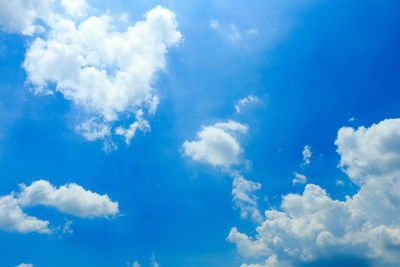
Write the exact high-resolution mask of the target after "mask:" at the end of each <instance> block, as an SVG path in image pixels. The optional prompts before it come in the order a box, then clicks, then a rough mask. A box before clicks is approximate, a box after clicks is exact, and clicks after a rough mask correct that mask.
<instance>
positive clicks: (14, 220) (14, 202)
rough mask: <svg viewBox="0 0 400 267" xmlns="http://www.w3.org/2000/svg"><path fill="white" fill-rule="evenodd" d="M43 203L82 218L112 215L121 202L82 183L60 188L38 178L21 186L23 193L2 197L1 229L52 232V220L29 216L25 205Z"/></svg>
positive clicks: (116, 212)
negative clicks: (50, 221)
mask: <svg viewBox="0 0 400 267" xmlns="http://www.w3.org/2000/svg"><path fill="white" fill-rule="evenodd" d="M37 205H43V206H47V207H53V208H56V209H58V210H59V211H61V212H63V213H67V214H71V215H75V216H78V217H82V218H94V217H105V218H108V217H113V216H115V215H117V214H118V213H119V209H118V202H113V201H111V200H110V198H109V197H108V196H107V195H99V194H97V193H94V192H91V191H90V190H85V189H83V188H82V187H81V186H80V185H77V184H74V183H70V184H66V185H63V186H60V187H59V188H56V187H54V186H53V185H51V184H50V183H49V182H48V181H45V180H38V181H34V182H32V184H31V185H29V186H26V185H24V184H21V185H20V192H19V193H14V192H12V193H11V194H9V195H6V196H0V229H2V230H6V231H16V232H21V233H29V232H38V233H41V234H50V233H52V232H53V230H52V229H50V228H49V222H48V221H43V220H40V219H38V218H36V217H32V216H28V215H27V214H25V213H24V212H23V210H22V209H23V208H24V207H31V206H37Z"/></svg>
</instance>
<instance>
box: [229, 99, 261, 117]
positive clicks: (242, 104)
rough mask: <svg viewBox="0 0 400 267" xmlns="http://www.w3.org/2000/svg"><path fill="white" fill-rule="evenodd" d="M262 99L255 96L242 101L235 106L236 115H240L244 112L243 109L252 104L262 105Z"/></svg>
mask: <svg viewBox="0 0 400 267" xmlns="http://www.w3.org/2000/svg"><path fill="white" fill-rule="evenodd" d="M260 102H261V101H260V99H259V98H258V97H256V96H253V95H249V96H247V97H245V98H243V99H240V100H239V101H238V102H237V104H236V105H235V110H236V113H240V112H242V110H243V108H245V107H247V106H249V105H251V104H257V103H260Z"/></svg>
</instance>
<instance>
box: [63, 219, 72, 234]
mask: <svg viewBox="0 0 400 267" xmlns="http://www.w3.org/2000/svg"><path fill="white" fill-rule="evenodd" d="M73 222H74V221H72V220H71V221H70V220H65V224H64V227H63V229H62V233H63V234H64V235H65V234H72V233H73V232H74V230H72V229H71V225H72V224H73Z"/></svg>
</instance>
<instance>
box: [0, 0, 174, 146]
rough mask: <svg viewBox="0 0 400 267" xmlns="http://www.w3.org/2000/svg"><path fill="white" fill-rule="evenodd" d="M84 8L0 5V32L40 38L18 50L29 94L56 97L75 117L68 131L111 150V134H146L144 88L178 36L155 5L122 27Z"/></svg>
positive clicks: (80, 0)
mask: <svg viewBox="0 0 400 267" xmlns="http://www.w3.org/2000/svg"><path fill="white" fill-rule="evenodd" d="M90 10H91V9H90V7H89V6H88V4H87V3H86V2H85V1H84V0H56V1H52V0H45V1H27V0H16V1H1V3H0V26H2V29H3V30H6V31H13V32H19V33H22V34H25V35H34V34H35V33H37V32H38V31H40V32H41V33H42V34H41V35H40V37H35V39H34V41H33V42H32V43H31V44H30V46H29V48H28V49H27V52H26V56H25V60H24V63H23V67H24V69H25V71H26V73H27V82H28V83H30V84H31V85H32V86H33V90H34V92H35V93H45V94H52V93H54V92H58V93H61V94H62V95H63V96H64V98H65V99H67V100H69V101H71V102H72V103H73V104H74V108H75V109H76V111H77V112H76V114H77V116H76V117H77V118H78V119H77V120H78V122H77V125H76V127H75V129H76V131H77V132H79V133H80V134H82V135H83V136H84V137H85V138H86V139H87V140H89V141H94V140H97V139H102V140H104V141H105V144H106V145H107V146H106V147H108V148H113V147H115V145H112V143H113V142H112V141H111V140H112V138H111V136H112V134H114V133H116V134H118V135H121V136H122V137H124V138H125V141H126V143H129V141H130V139H131V138H132V137H134V135H135V132H136V130H141V131H146V130H149V129H150V126H149V124H148V122H147V121H146V119H145V115H148V116H151V115H153V114H154V113H155V111H156V109H157V105H158V102H159V100H158V97H157V94H156V92H155V89H154V88H153V86H152V85H153V84H154V81H155V80H156V74H157V73H158V72H159V71H162V70H165V68H166V65H167V61H166V54H167V52H168V49H169V48H170V47H171V46H174V45H176V44H177V43H179V41H180V40H181V39H182V35H181V33H180V32H179V31H178V30H177V22H176V19H175V14H174V13H173V12H172V11H170V10H168V9H166V8H163V7H161V6H157V7H156V8H154V9H152V10H150V11H148V12H147V13H145V15H144V19H143V20H141V21H138V22H136V23H135V24H134V25H131V26H128V27H124V26H123V25H121V23H120V21H119V20H118V19H116V18H114V17H113V16H112V15H111V14H110V12H108V13H105V14H103V15H100V16H89V15H88V14H89V13H90V12H89V11H90ZM92 13H93V12H92ZM97 13H98V12H97ZM110 144H111V145H110Z"/></svg>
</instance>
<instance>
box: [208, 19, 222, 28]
mask: <svg viewBox="0 0 400 267" xmlns="http://www.w3.org/2000/svg"><path fill="white" fill-rule="evenodd" d="M209 26H210V28H211V29H213V30H218V29H219V28H220V25H219V21H218V20H215V19H210V23H209Z"/></svg>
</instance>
